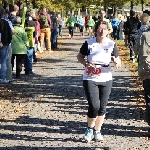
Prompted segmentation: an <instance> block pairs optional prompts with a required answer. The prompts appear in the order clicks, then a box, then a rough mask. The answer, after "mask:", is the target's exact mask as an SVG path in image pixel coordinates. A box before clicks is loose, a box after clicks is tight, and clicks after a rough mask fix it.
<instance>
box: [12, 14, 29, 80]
mask: <svg viewBox="0 0 150 150" xmlns="http://www.w3.org/2000/svg"><path fill="white" fill-rule="evenodd" d="M14 29H15V34H14V35H13V37H12V42H11V46H12V58H15V56H16V78H20V72H21V71H22V62H23V60H24V57H25V55H26V54H27V49H28V46H29V45H28V44H29V41H28V37H27V33H26V32H25V29H24V28H23V27H22V26H21V18H20V17H19V16H17V17H16V20H14Z"/></svg>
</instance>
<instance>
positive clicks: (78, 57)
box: [77, 52, 88, 66]
mask: <svg viewBox="0 0 150 150" xmlns="http://www.w3.org/2000/svg"><path fill="white" fill-rule="evenodd" d="M84 58H85V56H84V55H82V54H81V53H80V52H79V54H78V55H77V59H78V61H79V62H80V63H81V64H82V65H84V66H86V64H88V62H87V61H85V59H84Z"/></svg>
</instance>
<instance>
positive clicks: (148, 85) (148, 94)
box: [143, 79, 150, 126]
mask: <svg viewBox="0 0 150 150" xmlns="http://www.w3.org/2000/svg"><path fill="white" fill-rule="evenodd" d="M143 88H144V92H145V101H146V121H147V123H148V125H149V126H150V79H146V80H144V81H143Z"/></svg>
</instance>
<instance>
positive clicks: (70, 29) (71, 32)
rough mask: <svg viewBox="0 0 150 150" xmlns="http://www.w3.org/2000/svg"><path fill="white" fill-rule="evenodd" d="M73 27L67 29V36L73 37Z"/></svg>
mask: <svg viewBox="0 0 150 150" xmlns="http://www.w3.org/2000/svg"><path fill="white" fill-rule="evenodd" d="M73 30H74V27H69V34H70V35H71V37H73V32H74V31H73Z"/></svg>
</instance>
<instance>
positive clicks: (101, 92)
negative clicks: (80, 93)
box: [83, 80, 112, 118]
mask: <svg viewBox="0 0 150 150" xmlns="http://www.w3.org/2000/svg"><path fill="white" fill-rule="evenodd" d="M83 87H84V91H85V95H86V98H87V101H88V105H89V107H88V114H87V115H88V117H89V118H96V117H97V116H103V115H104V114H105V113H106V105H107V103H108V98H109V95H110V93H111V87H112V80H110V81H107V82H94V81H91V80H83Z"/></svg>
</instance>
